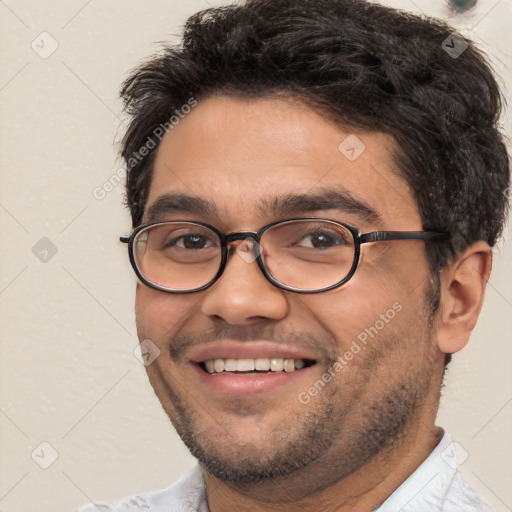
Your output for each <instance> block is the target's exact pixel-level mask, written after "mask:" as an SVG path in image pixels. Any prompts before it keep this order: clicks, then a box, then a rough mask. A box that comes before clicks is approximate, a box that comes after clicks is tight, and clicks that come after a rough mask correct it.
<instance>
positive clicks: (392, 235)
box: [119, 217, 450, 294]
mask: <svg viewBox="0 0 512 512" xmlns="http://www.w3.org/2000/svg"><path fill="white" fill-rule="evenodd" d="M297 221H313V222H328V223H332V224H336V225H338V226H342V227H343V228H345V229H347V230H348V231H350V233H351V234H352V237H353V239H354V259H353V261H352V266H351V268H350V271H349V272H348V274H347V275H346V276H345V277H344V278H343V279H341V280H340V281H338V282H336V283H334V284H332V285H329V286H326V287H324V288H318V289H314V290H302V289H300V288H295V287H293V286H288V285H286V284H284V283H280V282H279V281H278V280H277V279H275V278H274V277H273V276H272V275H271V274H270V273H269V272H268V270H267V268H266V267H265V264H264V263H263V260H262V258H261V253H259V252H257V253H255V260H256V261H257V263H258V266H259V267H260V269H261V271H262V273H263V275H264V276H265V278H266V279H267V281H269V282H270V283H271V284H273V285H274V286H276V287H277V288H280V289H281V290H286V291H289V292H294V293H301V294H313V293H321V292H326V291H329V290H333V289H335V288H339V287H340V286H342V285H343V284H345V283H346V282H347V281H349V280H350V279H351V278H352V277H353V275H354V274H355V272H356V269H357V266H358V264H359V260H360V257H361V245H362V244H366V243H372V242H384V241H389V240H424V241H425V242H446V241H447V240H449V239H450V234H449V233H441V232H437V231H371V232H368V233H359V230H358V229H357V228H355V227H353V226H350V225H349V224H345V223H344V222H339V221H336V220H332V219H324V218H319V217H298V218H294V219H286V220H280V221H277V222H272V223H271V224H267V225H265V226H263V227H262V228H261V229H260V230H259V231H257V232H254V231H238V232H234V233H228V234H224V233H222V232H221V231H219V230H218V229H217V228H216V227H215V226H212V225H210V224H207V223H205V222H200V221H192V220H171V221H157V222H150V223H147V224H141V225H140V226H138V227H137V228H135V229H134V230H133V231H132V233H131V235H124V236H121V237H119V240H120V241H121V242H122V243H124V244H128V254H129V257H130V263H131V265H132V267H133V270H134V271H135V274H136V275H137V277H138V278H139V280H140V281H141V282H142V283H144V284H145V285H146V286H149V287H150V288H153V289H155V290H159V291H162V292H166V293H173V294H183V293H196V292H200V291H203V290H206V289H208V288H210V286H212V285H213V284H214V283H215V282H216V281H217V280H218V279H219V278H220V276H221V275H222V274H223V273H224V270H225V269H226V265H227V262H228V258H229V245H230V244H232V243H233V242H236V241H238V240H246V239H247V238H251V239H252V240H253V241H254V242H256V243H257V247H259V246H260V242H261V237H262V236H263V234H264V233H265V232H266V231H268V230H269V229H270V228H273V227H275V226H278V225H282V224H288V223H293V222H297ZM183 223H187V224H193V225H196V226H201V227H205V228H208V229H210V230H211V231H213V232H214V233H215V234H216V235H217V236H218V237H219V240H220V244H221V261H220V264H219V270H218V271H217V273H216V274H215V276H214V277H213V278H212V279H211V280H210V281H209V282H208V283H206V284H204V285H202V286H199V287H197V288H192V289H190V290H175V289H173V288H166V287H165V286H161V285H159V284H156V283H153V282H151V281H149V280H147V279H146V278H145V277H144V276H143V275H142V273H141V272H140V269H139V267H138V265H137V262H136V261H135V254H134V250H133V243H134V240H135V238H136V237H137V235H138V234H139V233H140V232H141V231H144V230H146V229H148V228H151V227H153V226H159V225H163V224H183Z"/></svg>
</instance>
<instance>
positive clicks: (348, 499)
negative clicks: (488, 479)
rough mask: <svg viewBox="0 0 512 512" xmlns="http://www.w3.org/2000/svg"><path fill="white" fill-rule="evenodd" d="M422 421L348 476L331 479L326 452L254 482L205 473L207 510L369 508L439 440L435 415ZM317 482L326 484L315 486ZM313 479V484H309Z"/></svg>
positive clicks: (336, 511)
mask: <svg viewBox="0 0 512 512" xmlns="http://www.w3.org/2000/svg"><path fill="white" fill-rule="evenodd" d="M425 420H426V418H419V419H418V421H417V422H416V424H415V425H414V426H413V427H411V428H409V429H408V431H407V434H406V435H404V436H403V437H402V438H401V439H400V440H397V441H395V442H394V443H393V445H392V446H388V447H387V448H386V449H384V450H383V451H382V452H381V453H380V454H379V455H377V456H376V457H374V458H373V459H372V460H371V461H369V462H368V463H367V464H365V465H363V466H362V467H360V468H359V469H358V470H356V471H354V472H353V473H351V474H350V475H348V476H345V477H343V478H341V479H338V480H336V479H334V481H333V475H335V474H336V471H337V468H336V463H335V462H334V459H335V458H333V457H332V456H331V457H329V455H328V454H326V455H325V456H324V457H321V458H320V459H318V460H317V461H315V462H313V463H311V464H310V465H308V466H307V467H306V468H303V469H301V470H298V471H295V472H294V473H292V474H290V475H287V476H285V477H281V478H278V479H274V480H271V481H264V482H258V483H252V484H235V483H232V482H224V481H221V480H219V479H217V478H215V477H214V476H213V475H211V474H210V473H208V471H205V482H206V494H207V497H208V506H209V509H210V511H211V512H227V511H231V510H238V511H240V512H249V511H250V512H267V511H270V510H272V511H274V512H275V511H276V510H279V511H282V512H298V511H300V512H307V511H317V510H323V511H325V512H354V511H357V512H366V511H368V512H370V511H372V510H374V509H375V508H377V507H378V506H379V505H380V504H382V503H383V502H384V501H385V500H386V499H387V498H388V497H389V496H390V495H391V494H392V493H393V492H394V491H395V490H396V489H397V488H398V487H399V486H400V485H401V484H402V483H403V482H404V481H405V480H406V479H407V478H408V477H409V476H410V475H411V474H412V473H413V472H414V471H415V470H416V469H417V468H418V466H420V464H421V463H422V462H423V461H424V460H425V459H426V458H427V457H428V456H429V454H430V453H431V452H432V450H433V449H434V448H435V446H436V445H437V444H438V442H439V441H440V439H441V435H442V431H441V429H439V428H437V427H435V426H434V421H433V419H432V420H431V422H426V421H425ZM334 455H335V454H334ZM337 462H338V463H339V461H337ZM319 474H325V478H320V479H319V478H318V475H319ZM311 475H316V478H311ZM319 481H320V482H324V484H323V485H319V484H318V482H319ZM311 482H315V484H314V485H313V486H312V485H311Z"/></svg>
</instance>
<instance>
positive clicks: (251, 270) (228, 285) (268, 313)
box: [201, 238, 289, 325]
mask: <svg viewBox="0 0 512 512" xmlns="http://www.w3.org/2000/svg"><path fill="white" fill-rule="evenodd" d="M258 251H259V246H258V245H257V242H256V241H254V240H252V239H249V238H246V239H245V240H242V241H240V242H239V243H236V244H231V245H230V253H229V259H228V263H227V265H226V268H225V269H224V273H223V274H222V276H221V277H220V278H219V280H218V281H217V282H216V283H215V284H214V285H213V286H212V287H211V288H209V289H208V290H206V291H205V298H204V300H203V302H202V305H201V310H202V313H203V314H204V315H207V316H210V317H215V318H221V319H222V320H224V321H225V322H227V323H229V324H233V325H249V324H251V323H254V322H257V321H261V320H262V319H266V320H281V319H282V318H284V317H285V316H286V315H287V313H288V307H289V305H288V299H287V293H286V292H284V291H283V290H280V289H279V288H276V287H275V286H274V285H272V284H271V283H269V282H268V281H267V279H266V278H265V276H264V275H263V273H262V272H261V269H260V268H259V266H258V263H257V261H256V255H257V254H258Z"/></svg>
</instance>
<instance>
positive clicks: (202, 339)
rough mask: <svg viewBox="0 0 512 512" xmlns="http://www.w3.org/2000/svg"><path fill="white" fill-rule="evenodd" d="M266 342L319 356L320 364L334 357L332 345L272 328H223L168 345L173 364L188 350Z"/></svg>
mask: <svg viewBox="0 0 512 512" xmlns="http://www.w3.org/2000/svg"><path fill="white" fill-rule="evenodd" d="M223 340H230V341H240V342H251V341H267V342H271V343H275V344H276V345H279V344H282V345H293V346H296V347H302V348H304V349H305V350H310V351H311V350H312V349H313V351H314V352H315V353H316V354H318V355H319V357H318V359H317V360H318V362H320V360H322V359H323V360H330V359H332V358H334V357H335V353H334V349H333V342H332V341H330V340H326V339H322V338H320V337H318V336H313V335H311V334H309V333H304V332H282V331H280V330H277V329H276V328H275V327H273V326H264V325H260V326H256V325H253V326H239V325H224V326H219V327H213V328H212V329H209V330H206V331H202V332H197V333H180V332H178V333H176V334H175V335H174V336H173V337H172V338H171V339H170V342H169V353H170V356H171V359H172V360H173V361H174V362H176V363H181V362H183V360H184V359H186V353H187V352H188V351H189V350H190V349H191V348H192V347H197V346H201V345H209V344H211V343H214V342H216V341H223Z"/></svg>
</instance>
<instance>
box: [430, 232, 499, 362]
mask: <svg viewBox="0 0 512 512" xmlns="http://www.w3.org/2000/svg"><path fill="white" fill-rule="evenodd" d="M491 267H492V251H491V248H490V247H489V245H488V244H487V243H485V242H483V241H479V242H476V243H475V244H472V245H471V246H469V247H467V248H466V249H464V250H463V251H462V252H461V253H460V254H459V255H458V256H457V257H456V258H455V260H454V261H453V262H452V263H450V264H449V265H447V266H446V267H445V268H443V270H442V271H441V275H440V278H441V303H440V314H439V323H438V330H437V344H438V346H439V349H440V350H441V351H442V352H444V353H447V354H452V353H454V352H458V351H459V350H461V349H462V348H464V347H465V346H466V344H467V343H468V341H469V337H470V335H471V332H472V330H473V329H474V327H475V325H476V321H477V319H478V316H479V314H480V310H481V309H482V304H483V300H484V296H485V287H486V285H487V281H488V280H489V276H490V273H491Z"/></svg>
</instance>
